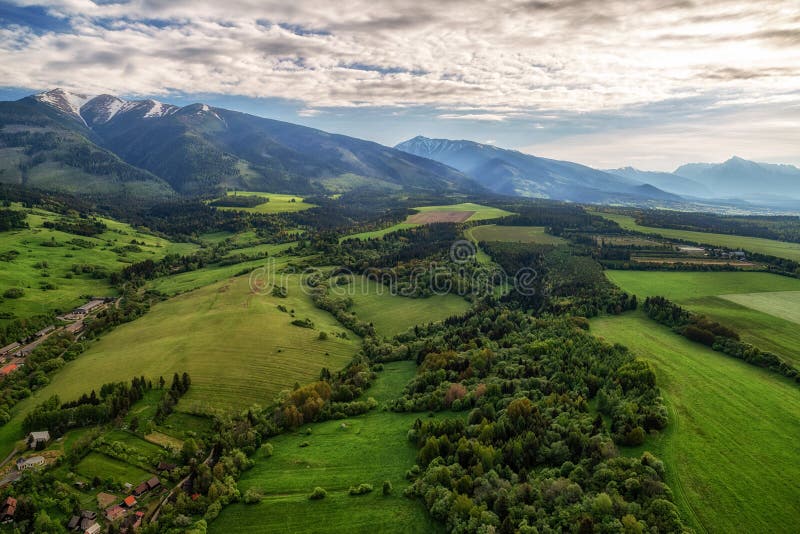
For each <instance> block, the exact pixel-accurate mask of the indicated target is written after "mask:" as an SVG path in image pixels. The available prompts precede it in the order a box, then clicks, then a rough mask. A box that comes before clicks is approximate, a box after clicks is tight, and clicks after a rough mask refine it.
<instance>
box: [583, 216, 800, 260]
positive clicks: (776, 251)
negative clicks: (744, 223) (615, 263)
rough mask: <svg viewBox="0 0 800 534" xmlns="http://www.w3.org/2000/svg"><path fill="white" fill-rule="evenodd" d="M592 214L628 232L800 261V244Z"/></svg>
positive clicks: (625, 217)
mask: <svg viewBox="0 0 800 534" xmlns="http://www.w3.org/2000/svg"><path fill="white" fill-rule="evenodd" d="M592 214H593V215H599V216H601V217H605V218H606V219H609V220H612V221H614V222H616V223H617V224H619V225H620V226H621V227H622V228H625V229H626V230H633V231H636V232H642V233H645V234H653V235H661V236H663V237H666V238H669V239H682V240H684V241H693V242H695V243H701V244H704V245H714V246H717V247H725V248H729V249H733V250H736V249H743V250H747V251H750V252H758V253H759V254H767V255H769V256H775V257H778V258H786V259H789V260H794V261H800V243H787V242H785V241H776V240H774V239H763V238H760V237H745V236H738V235H729V234H713V233H710V232H693V231H690V230H675V229H672V228H655V227H651V226H641V225H638V224H636V220H635V219H634V218H633V217H631V216H629V215H620V214H617V213H605V212H592Z"/></svg>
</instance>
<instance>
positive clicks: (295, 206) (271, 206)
mask: <svg viewBox="0 0 800 534" xmlns="http://www.w3.org/2000/svg"><path fill="white" fill-rule="evenodd" d="M233 196H241V197H262V198H266V199H269V200H267V201H266V202H264V203H263V204H258V205H257V206H252V207H220V208H219V209H223V210H233V211H246V212H249V213H292V212H296V211H305V210H307V209H311V208H313V207H315V206H314V204H310V203H308V202H304V201H303V197H301V196H298V195H280V194H276V193H263V192H260V191H228V197H233Z"/></svg>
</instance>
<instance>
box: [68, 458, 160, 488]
mask: <svg viewBox="0 0 800 534" xmlns="http://www.w3.org/2000/svg"><path fill="white" fill-rule="evenodd" d="M75 472H76V473H77V474H79V475H81V476H82V477H84V478H86V479H87V480H90V481H91V480H92V479H93V478H94V477H96V476H97V477H100V479H101V480H105V479H107V478H112V479H114V482H116V483H117V484H125V483H130V484H133V485H134V486H135V485H137V484H139V483H140V482H142V481H144V480H147V479H149V478H150V477H152V476H153V475H152V474H151V473H148V472H147V471H145V470H143V469H140V468H138V467H136V466H133V465H130V464H128V463H125V462H120V461H119V460H116V459H114V458H111V457H109V456H106V455H105V454H100V453H98V452H90V453H89V454H88V455H86V457H85V458H84V459H83V460H81V461H80V463H78V465H76V466H75Z"/></svg>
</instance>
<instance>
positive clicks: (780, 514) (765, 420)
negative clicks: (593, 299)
mask: <svg viewBox="0 0 800 534" xmlns="http://www.w3.org/2000/svg"><path fill="white" fill-rule="evenodd" d="M591 330H592V332H594V333H595V334H597V335H599V336H601V337H604V338H605V339H606V340H608V341H609V342H616V343H622V344H623V345H626V346H628V347H629V348H630V349H631V350H632V351H633V352H634V353H635V354H636V355H638V356H640V357H642V358H644V359H646V360H648V361H649V362H650V363H652V365H653V367H654V368H655V371H656V375H657V379H658V384H659V386H660V387H661V389H662V391H663V393H664V395H665V398H666V400H667V403H668V406H669V410H670V425H669V427H668V428H667V430H666V431H665V432H664V433H662V434H661V435H659V436H657V437H655V438H653V437H651V438H649V439H648V441H647V443H646V444H645V446H644V447H642V448H640V449H637V450H630V451H627V452H628V453H630V454H639V453H640V452H641V450H642V449H648V450H652V451H653V452H654V453H656V454H657V455H658V456H660V457H661V458H662V459H664V461H665V462H666V465H667V481H668V483H669V484H670V487H671V488H672V490H673V491H674V493H675V497H676V501H677V503H678V505H679V507H680V509H681V512H682V514H683V516H684V517H685V519H686V520H687V521H689V522H690V525H692V526H695V527H696V528H698V529H699V530H701V531H703V530H707V531H710V532H787V531H789V530H791V529H792V528H793V527H792V526H791V525H798V524H800V508H798V506H797V503H798V502H799V501H800V485H798V483H797V481H798V480H799V479H800V463H798V462H797V437H798V436H800V393H798V391H797V388H796V387H795V386H794V385H792V384H791V383H790V382H789V381H788V380H786V379H784V378H783V377H780V376H778V375H776V374H775V373H771V372H768V371H766V370H763V369H759V368H756V367H753V366H750V365H748V364H747V363H745V362H742V361H740V360H736V359H734V358H730V357H727V356H725V355H723V354H719V353H717V352H714V351H712V350H711V349H708V348H706V347H703V346H702V345H699V344H697V343H692V342H690V341H688V340H686V339H685V338H683V337H681V336H679V335H677V334H674V333H672V332H671V331H670V330H669V329H667V328H665V327H663V326H660V325H658V324H657V323H655V322H653V321H651V320H649V319H648V318H647V317H645V316H644V314H642V313H640V312H636V313H631V314H625V315H622V316H615V317H602V318H598V319H594V320H592V323H591Z"/></svg>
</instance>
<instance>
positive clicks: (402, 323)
mask: <svg viewBox="0 0 800 534" xmlns="http://www.w3.org/2000/svg"><path fill="white" fill-rule="evenodd" d="M337 291H338V293H337V294H339V293H342V294H345V295H346V296H347V297H349V298H351V299H352V300H353V307H352V310H353V311H354V312H355V314H356V315H357V316H358V317H359V318H360V319H361V320H363V321H369V322H371V323H372V324H373V325H374V326H375V330H376V331H377V333H378V334H380V335H384V336H394V335H396V334H399V333H401V332H404V331H406V330H408V329H409V328H411V327H413V326H414V325H417V324H427V323H432V322H436V321H441V320H442V319H446V318H447V317H450V316H451V315H458V314H461V313H464V312H466V311H467V310H468V309H469V302H467V301H466V300H464V299H463V298H461V297H459V296H458V295H455V294H446V295H432V296H430V297H427V298H409V297H401V296H398V295H393V294H391V291H390V289H389V288H388V287H386V286H384V285H381V284H378V283H377V282H375V281H373V280H369V279H367V278H364V277H358V278H355V279H354V280H353V282H352V283H351V285H350V286H345V287H340V288H337Z"/></svg>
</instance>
